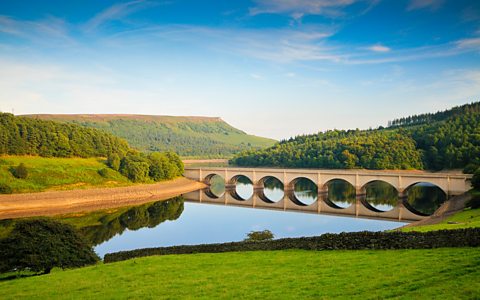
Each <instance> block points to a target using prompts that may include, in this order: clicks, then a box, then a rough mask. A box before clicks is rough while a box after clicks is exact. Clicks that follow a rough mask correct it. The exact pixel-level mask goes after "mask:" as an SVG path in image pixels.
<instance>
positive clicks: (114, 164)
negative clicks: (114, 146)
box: [107, 153, 120, 171]
mask: <svg viewBox="0 0 480 300" xmlns="http://www.w3.org/2000/svg"><path fill="white" fill-rule="evenodd" d="M107 165H108V166H109V167H110V168H112V169H114V170H115V171H118V170H119V169H120V156H119V155H118V154H117V153H112V154H110V155H109V156H108V159H107Z"/></svg>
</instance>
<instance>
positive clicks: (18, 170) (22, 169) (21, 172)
mask: <svg viewBox="0 0 480 300" xmlns="http://www.w3.org/2000/svg"><path fill="white" fill-rule="evenodd" d="M11 173H12V175H13V176H15V178H19V179H25V178H27V177H28V170H27V167H26V166H25V164H24V163H20V164H19V165H18V166H16V167H13V168H12V169H11Z"/></svg>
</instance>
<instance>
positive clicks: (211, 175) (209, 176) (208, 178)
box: [203, 173, 225, 184]
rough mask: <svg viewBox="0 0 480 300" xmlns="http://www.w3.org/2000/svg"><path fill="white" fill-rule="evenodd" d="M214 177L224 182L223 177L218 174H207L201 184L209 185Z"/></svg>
mask: <svg viewBox="0 0 480 300" xmlns="http://www.w3.org/2000/svg"><path fill="white" fill-rule="evenodd" d="M215 176H218V177H220V178H222V179H223V180H224V181H225V178H223V176H222V175H221V174H218V173H209V174H207V175H206V176H205V177H204V178H203V182H205V183H206V184H210V181H211V180H212V178H213V177H215Z"/></svg>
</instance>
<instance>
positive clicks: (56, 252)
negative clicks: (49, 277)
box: [0, 219, 99, 274]
mask: <svg viewBox="0 0 480 300" xmlns="http://www.w3.org/2000/svg"><path fill="white" fill-rule="evenodd" d="M0 257H2V259H1V260H0V272H11V271H21V270H30V271H33V272H43V273H44V274H47V273H49V272H50V270H51V269H52V268H54V267H60V268H62V269H65V268H73V267H82V266H86V265H91V264H95V263H96V262H97V261H98V260H99V258H98V256H97V255H96V254H95V252H94V251H93V249H92V247H91V246H90V245H89V244H88V243H87V242H86V240H85V239H84V238H83V236H81V235H79V234H78V233H77V231H76V230H75V228H74V227H73V226H71V225H68V224H64V223H60V222H57V221H53V220H49V219H33V220H23V221H18V222H17V223H16V224H15V227H14V228H13V230H12V232H11V233H10V235H9V236H8V237H7V238H5V239H3V240H0Z"/></svg>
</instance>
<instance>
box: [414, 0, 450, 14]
mask: <svg viewBox="0 0 480 300" xmlns="http://www.w3.org/2000/svg"><path fill="white" fill-rule="evenodd" d="M443 3H444V0H411V1H410V3H409V4H408V6H407V10H408V11H410V10H417V9H432V10H435V9H438V8H440V7H441V6H442V5H443Z"/></svg>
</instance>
